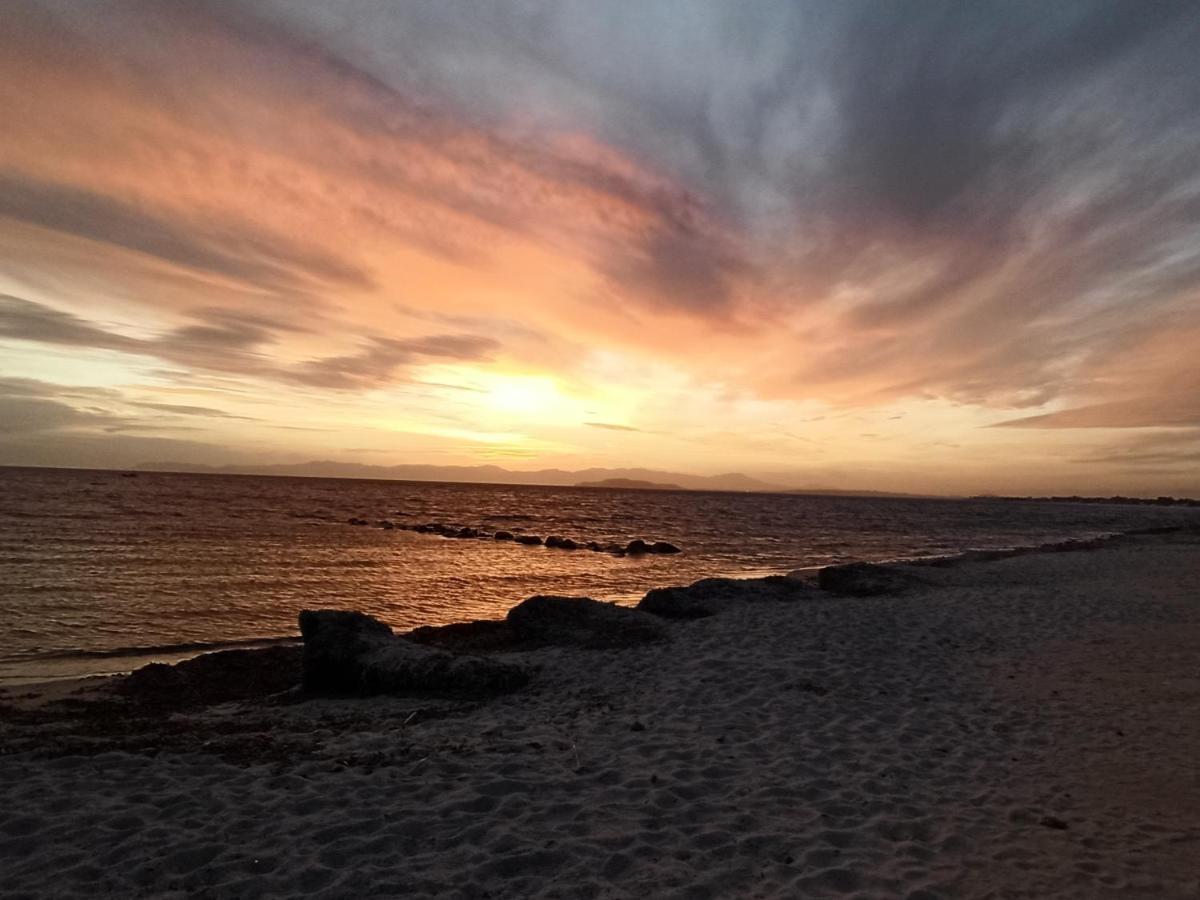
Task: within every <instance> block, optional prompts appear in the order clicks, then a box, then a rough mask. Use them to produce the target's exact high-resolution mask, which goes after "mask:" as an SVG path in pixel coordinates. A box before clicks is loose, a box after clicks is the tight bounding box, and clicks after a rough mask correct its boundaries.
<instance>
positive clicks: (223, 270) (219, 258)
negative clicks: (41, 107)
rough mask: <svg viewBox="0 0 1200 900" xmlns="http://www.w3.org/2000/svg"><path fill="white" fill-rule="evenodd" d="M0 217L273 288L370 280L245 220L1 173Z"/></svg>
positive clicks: (323, 254) (356, 283)
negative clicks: (176, 212) (168, 210)
mask: <svg viewBox="0 0 1200 900" xmlns="http://www.w3.org/2000/svg"><path fill="white" fill-rule="evenodd" d="M0 217H7V218H9V219H13V220H16V221H19V222H24V223H27V224H31V225H36V226H39V227H41V228H46V229H49V230H52V231H57V232H60V233H63V234H69V235H73V236H75V237H81V238H86V239H88V240H91V241H98V242H100V243H104V244H108V245H110V246H113V247H119V248H123V249H126V250H132V251H135V252H138V253H143V254H146V255H148V256H153V257H156V258H158V259H161V260H164V261H166V262H170V263H175V264H177V265H180V266H185V267H188V268H191V269H195V270H199V271H204V272H211V273H215V274H219V275H225V276H229V277H232V278H237V279H241V280H243V281H246V282H249V283H252V284H255V285H258V286H268V287H272V288H277V289H296V288H304V287H306V286H308V285H309V284H310V283H311V282H312V281H314V280H315V281H317V282H321V283H328V284H334V285H342V286H354V287H367V286H370V284H371V280H370V277H369V276H368V275H367V274H366V273H365V272H364V271H362V270H361V269H360V268H358V267H356V266H354V265H353V264H351V263H347V262H344V261H342V260H340V259H338V258H336V257H335V256H333V255H332V254H330V253H328V252H326V251H324V250H320V249H317V248H315V247H306V246H304V245H301V244H299V243H297V242H296V241H294V240H292V239H289V238H285V237H283V236H282V235H275V234H268V233H266V232H262V231H260V230H257V229H255V228H254V227H252V226H251V225H250V224H249V223H247V222H244V221H236V222H235V221H220V220H217V219H200V220H197V221H187V220H184V219H182V218H175V219H168V218H166V217H164V216H161V215H155V214H153V213H151V212H148V211H146V210H145V209H140V208H137V207H135V206H133V205H130V204H128V203H125V202H123V201H121V200H119V199H117V198H115V197H108V196H105V195H102V194H98V193H95V192H92V191H88V190H85V189H83V188H79V187H72V186H68V185H62V184H53V183H49V182H44V181H37V180H35V179H32V178H28V177H24V176H21V175H19V174H17V173H13V172H3V171H0Z"/></svg>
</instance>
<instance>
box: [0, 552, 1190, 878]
mask: <svg viewBox="0 0 1200 900" xmlns="http://www.w3.org/2000/svg"><path fill="white" fill-rule="evenodd" d="M912 571H913V572H914V573H915V574H916V577H918V578H920V579H921V581H922V584H920V585H919V586H917V587H915V588H913V589H910V590H908V591H905V592H904V593H903V594H900V595H895V596H881V597H870V598H858V597H839V596H833V595H830V594H826V593H824V592H821V591H817V590H815V589H814V590H813V591H812V592H811V596H809V597H806V598H805V599H803V600H798V601H794V602H762V603H753V604H743V605H736V606H733V607H731V608H730V609H728V610H726V611H723V612H721V613H720V614H719V615H714V616H711V617H709V618H703V619H697V620H695V621H669V622H667V623H666V624H667V628H668V629H669V632H670V639H669V640H668V641H665V642H662V643H656V644H652V645H647V646H643V647H632V648H626V649H617V650H583V649H572V648H564V647H546V648H541V649H535V650H525V651H515V652H510V653H505V654H502V655H503V656H504V657H505V658H511V659H512V660H513V661H515V662H518V663H520V664H521V665H524V666H528V667H529V668H530V670H531V671H532V672H533V673H534V674H533V677H532V679H531V681H530V683H529V684H528V686H526V687H524V688H523V689H521V690H518V691H515V692H513V693H510V694H506V695H504V696H501V697H498V698H495V699H490V700H482V701H479V700H476V701H463V700H453V699H445V698H433V697H373V698H364V699H354V698H348V699H338V698H319V699H303V698H299V697H297V696H296V695H295V694H294V692H289V691H287V690H286V688H287V685H288V682H289V673H288V670H287V666H288V665H289V664H291V663H294V661H295V655H294V654H295V650H294V648H293V650H292V651H289V650H288V649H287V648H281V649H279V650H276V651H271V652H275V653H278V654H279V656H278V657H277V659H278V661H279V667H278V672H277V673H276V678H275V679H274V680H273V681H272V680H270V679H268V682H269V683H264V684H260V685H256V684H254V683H252V679H251V680H250V681H246V680H244V679H240V678H239V677H238V676H237V675H236V674H235V675H234V676H232V677H230V678H228V679H227V680H228V681H229V682H231V684H228V685H225V686H224V688H222V690H224V691H226V693H225V694H219V695H217V696H226V697H228V696H233V695H231V694H229V693H228V692H229V691H230V690H233V691H234V692H235V694H236V693H237V692H238V691H240V694H238V696H239V697H240V699H232V700H227V701H226V702H219V703H216V704H215V705H211V706H210V705H208V702H209V700H210V699H212V698H211V697H206V696H203V695H200V696H192V695H189V694H187V693H186V692H183V693H179V694H178V695H177V696H174V701H173V699H172V697H173V695H172V694H171V693H170V692H169V691H168V692H167V693H165V694H162V693H160V694H159V695H156V696H157V700H155V702H154V703H152V704H149V705H147V704H148V701H146V700H145V699H144V698H143V699H142V700H141V701H135V700H133V699H131V698H130V697H129V696H128V695H127V694H123V693H122V687H121V680H120V679H106V680H100V681H95V680H93V681H88V682H83V683H79V682H65V683H58V684H55V685H50V686H47V687H45V688H41V689H28V688H23V689H12V690H8V691H6V692H4V694H3V695H2V696H0V752H2V753H3V755H2V756H0V870H2V871H3V878H2V879H0V895H3V896H4V897H13V898H16V897H97V896H105V897H155V898H167V897H172V898H174V897H179V898H183V897H213V898H217V897H256V896H312V897H350V896H355V897H391V896H436V897H461V898H484V897H491V898H499V897H613V898H616V897H689V898H704V897H714V898H716V897H856V898H868V897H901V898H910V900H918V898H922V900H929V898H939V897H941V898H951V897H979V898H984V897H993V898H1017V897H1078V898H1126V897H1132V896H1145V897H1154V898H1166V897H1180V898H1184V897H1188V898H1194V897H1197V896H1200V762H1198V760H1200V536H1197V535H1196V534H1176V535H1158V536H1140V537H1127V538H1123V539H1120V540H1116V541H1113V542H1109V543H1106V544H1104V545H1102V546H1100V547H1098V548H1095V549H1089V550H1086V551H1080V552H1060V553H1030V554H1026V555H1021V556H1016V557H1012V558H1007V559H998V560H993V561H986V562H964V563H960V564H957V565H950V566H944V567H935V566H921V567H913V568H912ZM289 652H291V653H292V655H291V656H289V655H288V653H289ZM139 702H140V704H141V705H140V706H139V705H138V704H139ZM89 709H90V710H92V711H93V712H91V713H89V712H88V710H89ZM95 710H100V711H101V713H102V714H100V715H97V714H95V712H94V711H95Z"/></svg>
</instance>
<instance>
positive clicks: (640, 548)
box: [625, 538, 650, 556]
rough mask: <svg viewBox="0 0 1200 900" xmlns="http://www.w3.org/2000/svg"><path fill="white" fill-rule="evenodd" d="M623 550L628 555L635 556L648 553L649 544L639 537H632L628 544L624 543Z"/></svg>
mask: <svg viewBox="0 0 1200 900" xmlns="http://www.w3.org/2000/svg"><path fill="white" fill-rule="evenodd" d="M625 552H626V553H628V554H629V555H630V556H637V555H639V554H642V553H649V552H650V545H649V544H647V543H646V542H645V541H643V540H642V539H641V538H634V539H633V540H632V541H630V542H629V543H628V544H626V545H625Z"/></svg>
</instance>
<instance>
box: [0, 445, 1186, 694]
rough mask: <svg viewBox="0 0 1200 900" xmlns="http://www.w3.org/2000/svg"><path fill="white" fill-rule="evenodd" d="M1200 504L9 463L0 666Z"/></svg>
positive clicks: (593, 592)
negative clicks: (641, 552)
mask: <svg viewBox="0 0 1200 900" xmlns="http://www.w3.org/2000/svg"><path fill="white" fill-rule="evenodd" d="M352 516H359V517H362V518H365V519H368V520H370V521H371V522H375V521H376V520H379V519H383V518H388V519H391V520H393V521H395V522H397V523H417V522H430V521H436V522H445V523H456V524H461V525H472V526H477V527H480V528H485V529H490V530H492V531H495V530H499V529H505V530H509V531H524V532H528V533H533V534H538V535H541V536H545V535H547V534H561V535H565V536H569V537H573V538H576V539H578V540H584V541H587V540H598V541H601V542H610V541H619V542H621V543H624V542H626V541H628V540H629V539H631V538H633V537H643V538H646V539H650V540H668V541H671V542H673V543H676V544H678V545H679V546H681V547H683V548H684V552H683V553H681V554H678V555H674V556H659V555H653V556H645V557H624V558H622V557H615V556H611V555H608V554H603V553H593V552H589V551H573V552H572V551H563V550H552V549H545V548H542V547H526V546H519V545H515V544H512V543H507V542H496V541H490V540H487V541H485V540H455V539H447V538H442V537H437V536H432V535H423V534H416V533H413V532H409V531H403V530H393V531H388V530H383V529H380V528H376V527H353V526H350V525H348V524H347V520H348V519H349V518H350V517H352ZM1198 519H1200V513H1198V511H1197V510H1194V509H1179V508H1160V507H1145V506H1115V505H1113V506H1109V505H1094V504H1065V503H1034V502H1012V501H988V500H921V499H900V498H859V497H815V496H800V495H786V494H783V495H781V494H732V493H695V492H682V491H667V492H658V491H655V492H645V491H628V490H607V489H586V488H555V487H528V486H508V485H474V484H435V483H418V482H397V481H359V480H348V479H308V478H264V477H253V476H226V475H184V474H165V473H161V474H160V473H141V474H139V475H138V476H137V477H127V476H125V475H123V474H122V473H117V472H102V471H78V470H53V469H3V468H0V681H7V682H10V683H11V682H13V681H23V680H38V679H42V678H48V677H61V676H65V675H81V674H99V673H104V672H115V671H127V670H129V669H131V668H134V667H136V666H137V665H141V664H143V663H145V662H148V661H151V660H162V659H166V660H172V659H180V658H184V657H185V656H188V655H191V654H193V653H195V652H197V650H200V649H204V648H207V647H223V646H237V645H239V644H245V643H254V642H257V641H263V640H269V639H278V638H285V637H290V636H294V635H295V634H296V614H297V612H298V611H299V610H301V609H304V608H306V607H310V608H311V607H338V608H345V609H358V610H362V611H364V612H368V613H371V614H373V615H376V616H378V617H380V618H381V619H383V620H384V621H386V622H388V623H389V624H391V625H392V626H393V627H396V628H398V629H404V628H411V627H415V626H417V625H424V624H441V623H446V622H453V621H462V620H467V619H473V618H488V617H498V616H502V615H503V613H504V612H505V611H506V610H507V609H508V608H509V607H511V606H513V605H514V604H516V603H518V602H519V601H520V600H522V599H523V598H525V597H528V596H531V595H533V594H538V593H555V594H566V595H586V596H591V597H596V598H600V599H612V600H618V601H622V602H634V601H636V600H637V598H639V597H640V596H641V595H642V594H643V593H644V592H645V591H646V590H648V589H649V588H651V587H656V586H661V585H666V584H684V583H688V582H690V581H693V580H695V579H698V578H702V577H706V576H714V575H747V576H749V575H761V574H767V573H772V572H786V571H790V570H792V569H796V568H803V567H808V566H820V565H825V564H828V563H832V562H839V561H846V560H853V559H873V560H880V559H892V558H900V557H914V556H929V555H940V554H947V553H955V552H959V551H962V550H966V549H971V548H993V547H1009V546H1017V545H1024V544H1033V543H1041V542H1045V541H1051V540H1061V539H1065V538H1079V537H1090V536H1095V535H1099V534H1106V533H1111V532H1115V531H1122V530H1127V529H1131V528H1140V527H1148V526H1158V525H1171V524H1179V523H1182V522H1195V521H1197V520H1198Z"/></svg>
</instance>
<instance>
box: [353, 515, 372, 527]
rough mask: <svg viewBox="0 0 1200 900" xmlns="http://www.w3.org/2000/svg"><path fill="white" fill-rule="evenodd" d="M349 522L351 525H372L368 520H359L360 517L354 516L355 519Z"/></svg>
mask: <svg viewBox="0 0 1200 900" xmlns="http://www.w3.org/2000/svg"><path fill="white" fill-rule="evenodd" d="M348 521H349V523H350V524H351V525H370V524H371V523H370V522H368V521H367V520H366V519H360V518H358V516H354V517H353V518H351V519H349V520H348Z"/></svg>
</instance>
